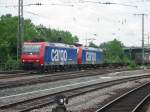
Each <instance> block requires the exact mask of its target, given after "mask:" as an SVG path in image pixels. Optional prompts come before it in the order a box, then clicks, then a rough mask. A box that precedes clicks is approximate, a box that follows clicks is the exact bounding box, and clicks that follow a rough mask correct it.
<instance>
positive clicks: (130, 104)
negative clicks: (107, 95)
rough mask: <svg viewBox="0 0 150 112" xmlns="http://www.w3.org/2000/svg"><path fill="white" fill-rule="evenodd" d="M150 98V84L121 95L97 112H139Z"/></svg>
mask: <svg viewBox="0 0 150 112" xmlns="http://www.w3.org/2000/svg"><path fill="white" fill-rule="evenodd" d="M149 97H150V82H148V83H146V84H144V85H142V86H140V87H137V88H135V89H133V90H131V91H129V92H127V93H125V94H123V95H121V96H120V97H118V98H116V99H114V100H113V101H111V102H109V103H108V104H106V105H105V106H103V107H102V108H100V109H98V110H97V111H96V112H138V111H139V109H141V106H142V105H143V104H144V102H145V101H146V100H147V99H148V98H149Z"/></svg>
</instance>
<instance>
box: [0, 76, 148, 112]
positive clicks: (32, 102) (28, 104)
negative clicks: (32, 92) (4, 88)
mask: <svg viewBox="0 0 150 112" xmlns="http://www.w3.org/2000/svg"><path fill="white" fill-rule="evenodd" d="M146 77H149V76H145V78H146ZM141 78H144V76H141V77H130V78H124V79H118V80H113V81H108V82H103V83H98V84H93V85H88V86H84V87H79V88H75V89H70V90H66V91H61V92H57V93H53V94H48V95H44V96H41V97H36V98H31V99H27V100H24V101H19V102H15V103H10V104H5V105H2V106H0V110H2V111H4V112H7V111H8V110H15V111H17V112H25V111H29V110H33V109H36V108H40V107H43V106H46V105H48V104H52V103H54V97H55V96H56V95H59V94H63V95H66V96H67V97H69V98H72V97H74V96H78V95H81V94H84V93H87V92H91V91H96V90H98V89H103V88H106V87H110V86H113V85H117V84H121V83H125V82H128V81H134V80H137V79H141Z"/></svg>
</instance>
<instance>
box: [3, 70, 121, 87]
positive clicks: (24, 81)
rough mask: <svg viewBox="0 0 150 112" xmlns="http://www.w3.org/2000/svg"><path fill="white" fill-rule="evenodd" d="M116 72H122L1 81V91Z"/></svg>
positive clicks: (67, 73) (64, 74)
mask: <svg viewBox="0 0 150 112" xmlns="http://www.w3.org/2000/svg"><path fill="white" fill-rule="evenodd" d="M114 71H116V72H119V71H121V69H116V70H113V69H112V70H111V69H110V70H108V69H106V70H94V71H91V70H87V71H80V72H79V71H77V72H63V73H57V74H51V75H45V76H42V75H41V76H37V77H34V78H31V79H21V80H19V81H6V82H1V81H0V89H7V88H15V87H21V86H26V85H33V84H37V83H46V82H53V81H58V80H66V79H73V78H80V77H87V76H96V75H102V74H106V73H112V72H114Z"/></svg>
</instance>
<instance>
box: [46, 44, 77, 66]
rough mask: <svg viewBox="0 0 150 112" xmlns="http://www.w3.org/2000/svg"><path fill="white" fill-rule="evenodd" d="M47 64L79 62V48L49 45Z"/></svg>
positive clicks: (47, 48)
mask: <svg viewBox="0 0 150 112" xmlns="http://www.w3.org/2000/svg"><path fill="white" fill-rule="evenodd" d="M44 64H45V65H69V64H77V49H75V48H63V47H62V48H61V47H53V46H48V47H46V49H45V57H44Z"/></svg>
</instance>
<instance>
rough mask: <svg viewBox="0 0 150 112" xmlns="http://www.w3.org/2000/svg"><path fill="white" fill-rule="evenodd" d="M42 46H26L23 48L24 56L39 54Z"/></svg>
mask: <svg viewBox="0 0 150 112" xmlns="http://www.w3.org/2000/svg"><path fill="white" fill-rule="evenodd" d="M40 47H41V46H40V45H30V44H25V45H24V46H23V54H39V52H40Z"/></svg>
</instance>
